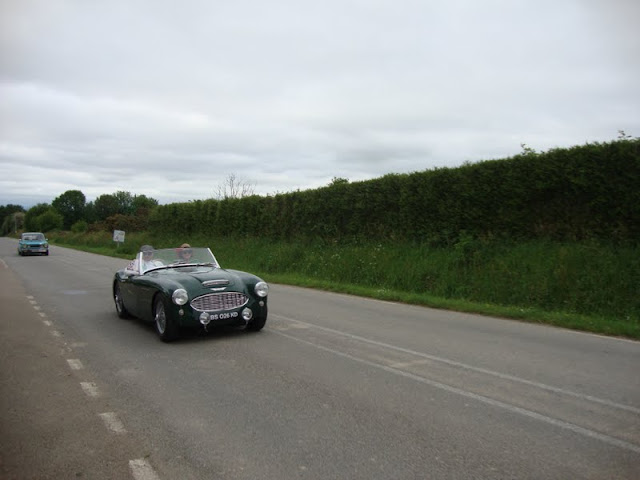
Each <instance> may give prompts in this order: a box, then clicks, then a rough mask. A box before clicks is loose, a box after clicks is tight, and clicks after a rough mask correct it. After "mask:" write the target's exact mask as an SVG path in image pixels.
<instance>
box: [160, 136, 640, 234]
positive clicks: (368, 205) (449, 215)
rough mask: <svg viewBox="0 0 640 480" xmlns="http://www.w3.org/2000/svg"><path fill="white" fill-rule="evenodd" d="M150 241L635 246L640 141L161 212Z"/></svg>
mask: <svg viewBox="0 0 640 480" xmlns="http://www.w3.org/2000/svg"><path fill="white" fill-rule="evenodd" d="M150 227H151V229H152V231H156V232H163V233H169V234H182V235H188V234H190V233H196V232H198V233H205V234H209V235H212V236H220V235H222V236H229V235H233V236H259V237H267V238H273V239H318V238H320V239H325V240H330V241H342V240H345V239H354V238H355V239H357V238H368V239H371V238H375V239H380V240H405V241H406V240H409V241H420V242H425V241H426V242H431V243H438V244H447V243H450V242H456V241H458V240H459V238H460V237H461V236H464V237H469V236H471V237H477V238H492V237H496V238H509V239H531V238H551V239H555V240H582V239H587V238H605V239H613V240H617V241H632V242H635V241H637V240H638V239H640V139H623V140H618V141H614V142H610V143H602V144H601V143H596V144H587V145H584V146H577V147H573V148H569V149H555V150H551V151H548V152H545V153H535V152H532V151H527V152H525V153H523V154H521V155H516V156H514V157H510V158H507V159H502V160H489V161H482V162H479V163H474V164H465V165H463V166H461V167H458V168H438V169H433V170H426V171H422V172H416V173H411V174H391V175H386V176H384V177H381V178H378V179H374V180H369V181H363V182H354V183H347V182H336V183H334V184H332V185H330V186H327V187H323V188H319V189H315V190H307V191H296V192H291V193H285V194H278V195H275V196H265V197H262V196H251V197H244V198H240V199H238V198H229V199H224V200H214V199H210V200H198V201H192V202H189V203H174V204H169V205H162V206H159V207H157V208H156V209H154V211H153V213H152V216H151V218H150Z"/></svg>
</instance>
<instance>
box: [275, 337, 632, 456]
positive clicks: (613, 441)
mask: <svg viewBox="0 0 640 480" xmlns="http://www.w3.org/2000/svg"><path fill="white" fill-rule="evenodd" d="M274 333H275V334H276V335H281V336H283V337H286V338H290V339H291V340H295V341H298V342H301V343H304V344H306V345H310V346H312V347H315V348H317V349H319V350H324V351H325V352H330V353H333V354H334V355H338V356H340V357H344V358H348V359H349V360H353V361H354V362H358V363H362V364H363V365H368V366H370V367H373V368H378V369H380V370H384V371H385V372H389V373H392V374H395V375H399V376H401V377H405V378H409V379H411V380H414V381H416V382H420V383H423V384H425V385H430V386H432V387H435V388H438V389H440V390H444V391H446V392H449V393H454V394H456V395H460V396H463V397H466V398H471V399H473V400H477V401H479V402H482V403H485V404H487V405H491V406H493V407H498V408H502V409H504V410H507V411H509V412H512V413H518V414H520V415H524V416H525V417H529V418H533V419H534V420H539V421H541V422H545V423H548V424H550V425H554V426H556V427H560V428H564V429H566V430H570V431H572V432H574V433H578V434H580V435H584V436H585V437H590V438H595V439H596V440H600V441H601V442H604V443H608V444H609V445H613V446H616V447H619V448H622V449H624V450H628V451H631V452H634V453H640V446H639V445H635V444H633V443H630V442H626V441H624V440H620V439H618V438H614V437H610V436H609V435H605V434H602V433H598V432H595V431H593V430H589V429H588V428H584V427H581V426H579V425H575V424H573V423H569V422H564V421H562V420H558V419H556V418H552V417H547V416H546V415H541V414H539V413H537V412H533V411H531V410H527V409H526V408H521V407H517V406H515V405H510V404H508V403H504V402H501V401H499V400H494V399H493V398H489V397H485V396H484V395H478V394H477V393H472V392H467V391H466V390H462V389H460V388H456V387H452V386H450V385H446V384H444V383H440V382H436V381H434V380H429V379H427V378H424V377H420V376H418V375H414V374H413V373H409V372H405V371H403V370H398V369H396V368H393V367H390V366H388V365H382V364H379V363H375V362H371V361H369V360H365V359H364V358H358V357H354V356H353V355H349V354H348V353H344V352H340V351H338V350H334V349H332V348H328V347H324V346H322V345H317V344H315V343H313V342H309V341H307V340H303V339H301V338H298V337H294V336H293V335H288V334H286V333H282V332H274Z"/></svg>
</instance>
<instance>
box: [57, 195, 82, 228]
mask: <svg viewBox="0 0 640 480" xmlns="http://www.w3.org/2000/svg"><path fill="white" fill-rule="evenodd" d="M85 203H86V198H85V196H84V194H83V193H82V192H81V191H80V190H67V191H66V192H64V193H63V194H62V195H60V196H59V197H56V198H55V199H54V200H53V202H51V205H52V206H53V208H55V209H56V210H57V211H58V213H60V214H61V215H62V218H63V219H64V228H65V229H69V228H71V225H73V224H74V223H76V222H77V221H78V220H81V219H82V218H84V208H85Z"/></svg>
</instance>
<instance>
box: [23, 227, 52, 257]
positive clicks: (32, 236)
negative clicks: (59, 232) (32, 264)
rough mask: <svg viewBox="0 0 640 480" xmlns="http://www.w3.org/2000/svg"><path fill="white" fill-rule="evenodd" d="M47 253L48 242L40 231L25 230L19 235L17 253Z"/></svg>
mask: <svg viewBox="0 0 640 480" xmlns="http://www.w3.org/2000/svg"><path fill="white" fill-rule="evenodd" d="M32 254H39V255H49V242H48V241H47V238H46V237H45V236H44V233H40V232H25V233H23V234H22V235H20V240H19V242H18V255H20V256H22V255H32Z"/></svg>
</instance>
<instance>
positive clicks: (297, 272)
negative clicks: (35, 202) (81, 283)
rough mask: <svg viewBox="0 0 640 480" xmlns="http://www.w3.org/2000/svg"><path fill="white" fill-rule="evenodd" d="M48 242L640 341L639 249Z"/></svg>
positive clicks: (76, 237)
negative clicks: (209, 263) (154, 252)
mask: <svg viewBox="0 0 640 480" xmlns="http://www.w3.org/2000/svg"><path fill="white" fill-rule="evenodd" d="M48 235H49V238H50V240H51V242H52V243H54V244H58V245H65V246H71V247H74V248H79V249H84V250H88V251H92V252H96V253H101V254H105V255H112V256H117V257H121V258H127V259H128V258H132V257H133V255H134V254H135V252H137V250H138V248H139V246H140V245H142V244H145V243H149V244H152V245H154V246H155V247H156V248H163V247H171V246H177V245H180V244H181V243H183V242H185V241H187V242H189V243H191V245H193V246H210V247H211V249H212V251H213V252H214V253H215V255H216V257H217V258H218V260H219V261H220V263H221V264H222V265H223V266H225V267H229V268H235V269H239V270H246V271H250V272H252V273H255V274H257V275H260V276H261V277H263V278H264V279H265V280H267V281H270V282H274V283H285V284H290V285H298V286H305V287H313V288H320V289H324V290H330V291H334V292H343V293H349V294H354V295H361V296H367V297H372V298H378V299H382V300H391V301H398V302H405V303H412V304H416V305H425V306H430V307H434V308H442V309H450V310H457V311H464V312H474V313H480V314H487V315H493V316H501V317H506V318H512V319H518V320H523V321H529V322H537V323H544V324H549V325H555V326H559V327H565V328H572V329H577V330H584V331H590V332H595V333H602V334H606V335H615V336H624V337H627V338H636V339H640V295H639V293H638V287H639V286H640V247H638V246H619V245H618V246H616V245H608V244H604V243H602V242H574V243H556V242H552V241H540V240H536V241H530V242H520V243H510V242H503V241H490V242H489V241H480V240H473V239H467V240H463V241H461V242H459V243H458V244H456V245H453V246H451V247H449V248H435V247H432V246H428V245H426V244H398V243H394V244H390V243H389V244H388V243H385V244H382V243H376V242H351V243H348V244H337V243H326V242H323V243H320V242H318V243H303V242H290V243H284V242H274V241H269V240H264V239H256V238H244V239H231V238H215V239H213V238H205V237H201V238H198V237H194V236H192V237H189V238H153V237H151V236H150V235H148V234H127V237H126V242H125V243H124V244H122V245H120V246H117V245H116V244H115V243H114V242H113V241H112V238H111V235H110V234H107V233H92V234H72V233H69V232H61V233H50V234H48Z"/></svg>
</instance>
